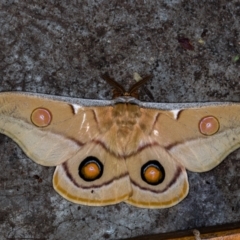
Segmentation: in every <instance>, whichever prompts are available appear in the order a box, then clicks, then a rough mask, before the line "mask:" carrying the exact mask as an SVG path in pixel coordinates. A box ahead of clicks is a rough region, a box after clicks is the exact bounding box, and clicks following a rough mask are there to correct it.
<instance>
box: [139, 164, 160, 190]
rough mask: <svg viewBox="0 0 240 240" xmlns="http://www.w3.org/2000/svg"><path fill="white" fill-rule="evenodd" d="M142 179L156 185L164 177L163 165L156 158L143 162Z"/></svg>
mask: <svg viewBox="0 0 240 240" xmlns="http://www.w3.org/2000/svg"><path fill="white" fill-rule="evenodd" d="M141 177H142V180H143V181H145V182H146V183H148V184H150V185H158V184H160V183H162V182H163V180H164V178H165V171H164V168H163V166H162V165H161V164H160V163H159V162H158V161H156V160H151V161H149V162H147V163H145V164H144V165H143V166H142V168H141Z"/></svg>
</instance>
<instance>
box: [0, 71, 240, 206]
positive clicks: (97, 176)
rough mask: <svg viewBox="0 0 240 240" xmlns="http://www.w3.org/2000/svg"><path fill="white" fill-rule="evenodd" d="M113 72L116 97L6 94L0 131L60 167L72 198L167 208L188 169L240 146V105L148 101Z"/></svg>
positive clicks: (210, 163) (59, 186) (62, 186)
mask: <svg viewBox="0 0 240 240" xmlns="http://www.w3.org/2000/svg"><path fill="white" fill-rule="evenodd" d="M149 78H150V77H146V78H143V79H142V80H141V81H140V82H137V83H135V84H134V85H133V86H132V87H131V88H130V90H129V91H128V92H126V91H125V90H124V88H123V87H122V86H121V85H119V84H118V83H117V82H115V81H114V80H113V79H112V78H110V77H109V76H108V75H106V74H105V75H103V79H105V80H106V81H107V82H108V83H110V84H111V85H113V86H114V99H113V100H104V101H101V100H87V99H75V98H68V97H57V96H51V95H44V94H35V93H25V92H5V93H1V94H0V106H1V108H0V132H1V133H3V134H5V135H7V136H9V137H10V138H12V139H13V140H14V141H15V142H16V143H17V144H18V145H19V146H20V147H21V148H22V149H23V151H24V152H25V154H26V155H27V156H28V157H29V158H31V159H32V160H33V161H34V162H36V163H38V164H41V165H44V166H56V169H55V172H54V176H53V187H54V189H55V190H56V191H57V192H58V193H59V194H60V195H61V196H63V197H64V198H66V199H67V200H69V201H71V202H74V203H78V204H85V205H92V206H104V205H110V204H116V203H119V202H121V201H124V202H127V203H129V204H132V205H134V206H137V207H144V208H166V207H171V206H173V205H175V204H177V203H179V202H180V201H181V200H182V199H184V198H185V197H186V195H187V194H188V190H189V186H188V178H187V173H186V169H187V170H190V171H193V172H205V171H209V170H210V169H212V168H214V167H215V166H217V165H218V164H219V163H220V162H221V161H222V160H223V159H224V158H225V157H226V156H227V155H228V154H229V153H231V152H232V151H234V150H235V149H237V148H238V147H239V146H240V127H239V123H240V104H235V103H185V104H164V103H148V102H141V101H139V100H137V98H136V97H137V90H138V88H139V87H140V86H141V85H142V84H144V83H145V82H146V81H147V80H148V79H149Z"/></svg>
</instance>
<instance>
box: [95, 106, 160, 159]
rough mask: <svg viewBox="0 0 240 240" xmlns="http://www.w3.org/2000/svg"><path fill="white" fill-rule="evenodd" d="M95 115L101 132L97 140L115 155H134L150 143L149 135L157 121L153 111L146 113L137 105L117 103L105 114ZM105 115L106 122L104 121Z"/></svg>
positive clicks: (98, 113)
mask: <svg viewBox="0 0 240 240" xmlns="http://www.w3.org/2000/svg"><path fill="white" fill-rule="evenodd" d="M99 110H100V109H99ZM95 113H96V118H97V120H98V126H99V129H100V130H101V135H99V136H98V137H97V139H96V140H98V141H100V142H102V143H103V144H104V145H105V146H107V147H108V149H109V151H110V152H113V153H114V154H115V155H120V156H128V155H131V154H134V153H136V152H137V151H138V149H141V147H142V146H143V145H145V144H148V143H149V134H150V132H151V131H152V126H153V123H154V119H155V118H154V117H153V116H152V111H151V110H148V112H147V113H146V109H144V108H142V107H140V106H138V105H137V104H134V103H116V104H115V105H113V106H112V107H109V108H108V111H105V112H104V113H103V112H102V111H101V110H100V111H95ZM103 115H104V116H105V121H103V120H102V119H103V118H102V117H103ZM150 115H151V117H149V116H150ZM106 119H108V120H106Z"/></svg>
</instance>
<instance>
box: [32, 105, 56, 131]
mask: <svg viewBox="0 0 240 240" xmlns="http://www.w3.org/2000/svg"><path fill="white" fill-rule="evenodd" d="M31 121H32V123H33V124H34V125H35V126H37V127H47V126H48V125H49V124H50V123H51V121H52V115H51V112H50V111H49V110H47V109H46V108H37V109H35V110H33V112H32V115H31Z"/></svg>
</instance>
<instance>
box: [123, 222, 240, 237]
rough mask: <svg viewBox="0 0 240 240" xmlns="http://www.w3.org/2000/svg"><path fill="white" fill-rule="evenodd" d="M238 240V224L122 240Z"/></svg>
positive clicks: (239, 233)
mask: <svg viewBox="0 0 240 240" xmlns="http://www.w3.org/2000/svg"><path fill="white" fill-rule="evenodd" d="M176 239H179V240H240V222H236V223H232V224H225V225H221V226H214V227H205V228H198V229H193V230H186V231H178V232H171V233H159V234H154V235H148V236H138V237H134V238H126V239H124V240H176Z"/></svg>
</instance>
